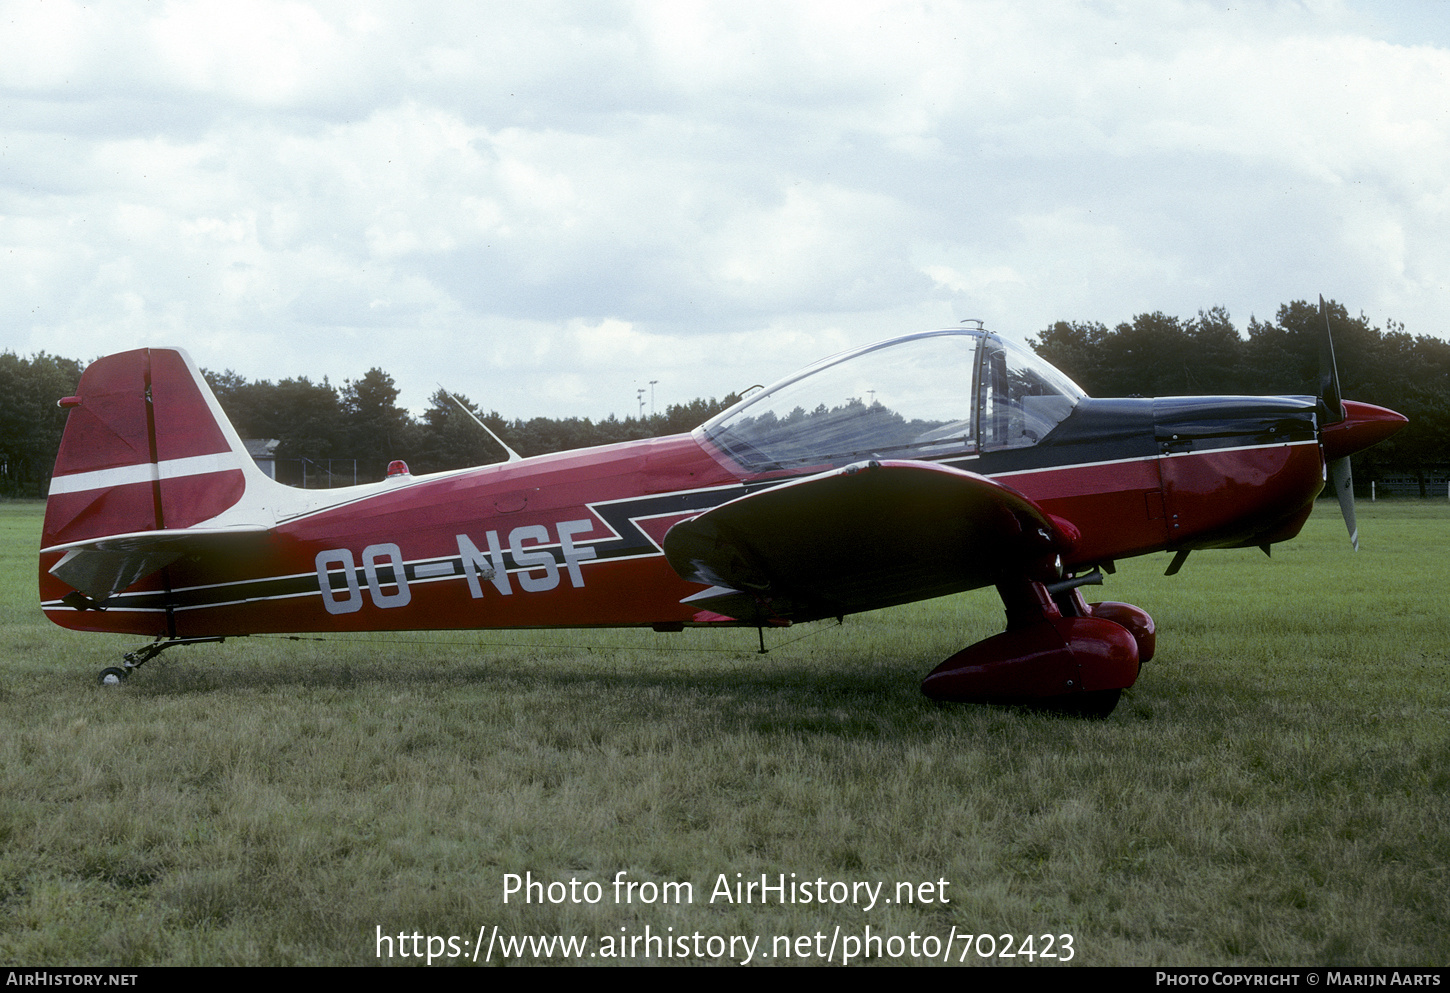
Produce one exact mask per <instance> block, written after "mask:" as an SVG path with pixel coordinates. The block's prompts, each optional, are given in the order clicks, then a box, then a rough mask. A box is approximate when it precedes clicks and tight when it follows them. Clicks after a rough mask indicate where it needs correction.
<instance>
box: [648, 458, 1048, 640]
mask: <svg viewBox="0 0 1450 993" xmlns="http://www.w3.org/2000/svg"><path fill="white" fill-rule="evenodd" d="M1075 539H1076V530H1075V529H1074V528H1073V527H1072V525H1071V524H1069V523H1068V522H1066V521H1062V520H1060V519H1058V518H1055V517H1053V516H1051V515H1049V514H1048V513H1046V512H1045V511H1044V510H1042V508H1041V507H1039V506H1038V505H1037V504H1035V503H1034V502H1033V501H1031V500H1029V499H1028V498H1027V497H1025V496H1023V495H1022V494H1020V493H1018V492H1017V491H1016V490H1013V489H1011V488H1009V487H1006V486H1003V485H1002V484H1000V483H997V482H993V481H992V480H990V479H988V478H987V477H985V476H979V475H977V474H975V473H970V472H963V471H962V470H960V469H953V468H951V467H949V466H944V465H939V464H936V463H929V462H911V461H892V462H886V461H882V462H877V461H869V462H858V463H855V464H853V465H849V466H846V467H845V468H842V469H837V470H832V471H830V472H825V473H821V474H819V475H816V476H809V477H806V478H804V479H797V480H792V481H790V482H788V483H783V484H781V485H779V486H775V487H772V488H770V489H766V490H761V491H758V492H755V493H751V494H748V495H746V496H743V497H740V498H738V499H736V500H732V501H730V502H729V503H725V504H722V505H720V506H719V507H716V508H714V509H712V510H710V511H707V512H706V513H703V514H700V515H699V516H697V517H692V518H690V519H688V520H685V521H681V522H680V523H679V524H676V525H675V526H674V527H672V528H671V529H670V530H669V532H668V533H667V534H666V535H665V541H664V549H665V555H666V556H667V558H668V559H669V562H670V565H671V566H672V567H673V568H674V570H675V571H676V572H677V573H679V574H680V576H681V577H683V578H684V579H687V580H689V581H690V582H695V583H703V584H706V585H708V586H710V587H711V589H708V590H705V591H704V592H702V593H699V594H696V595H695V596H693V597H691V598H689V600H688V601H686V602H690V603H694V604H696V605H698V606H701V607H705V608H708V609H709V610H711V611H717V612H719V613H722V614H726V615H728V616H730V617H733V618H735V619H737V620H742V621H749V622H751V623H759V622H763V621H769V620H775V619H780V620H786V619H788V620H795V621H801V620H814V619H817V618H821V617H834V616H838V615H842V614H850V613H857V612H860V611H864V610H874V609H876V608H879V607H888V606H892V605H894V604H899V603H909V602H911V601H913V600H924V599H928V598H931V597H936V596H944V595H946V594H949V593H958V592H961V591H963V590H971V589H976V588H978V587H981V586H988V585H991V584H993V583H995V582H997V580H998V577H999V576H1000V575H1001V574H1002V572H1003V571H1004V570H1011V571H1013V572H1019V573H1020V572H1022V571H1024V570H1027V571H1037V569H1036V567H1037V564H1038V563H1043V564H1044V565H1046V564H1049V563H1050V562H1051V560H1052V559H1053V557H1054V556H1056V555H1060V554H1063V553H1065V552H1067V551H1068V550H1070V549H1071V547H1072V545H1073V543H1074V541H1075Z"/></svg>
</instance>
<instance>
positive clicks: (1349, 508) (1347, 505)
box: [1329, 455, 1359, 552]
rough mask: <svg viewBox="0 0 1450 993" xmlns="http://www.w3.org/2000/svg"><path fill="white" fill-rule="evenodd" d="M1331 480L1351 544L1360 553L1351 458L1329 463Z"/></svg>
mask: <svg viewBox="0 0 1450 993" xmlns="http://www.w3.org/2000/svg"><path fill="white" fill-rule="evenodd" d="M1329 479H1330V483H1331V485H1333V487H1334V495H1335V496H1337V497H1339V512H1340V513H1341V514H1343V515H1344V526H1345V527H1347V528H1349V543H1350V544H1351V545H1353V546H1354V550H1355V551H1356V552H1357V551H1359V525H1357V524H1356V523H1355V522H1354V480H1353V479H1352V478H1350V475H1349V456H1348V455H1346V456H1345V457H1344V458H1342V459H1335V460H1334V461H1333V462H1331V463H1329Z"/></svg>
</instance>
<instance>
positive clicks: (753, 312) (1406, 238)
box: [0, 0, 1450, 417]
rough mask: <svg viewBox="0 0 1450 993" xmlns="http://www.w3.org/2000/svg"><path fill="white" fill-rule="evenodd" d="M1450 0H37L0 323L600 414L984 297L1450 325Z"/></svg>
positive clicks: (1, 107)
mask: <svg viewBox="0 0 1450 993" xmlns="http://www.w3.org/2000/svg"><path fill="white" fill-rule="evenodd" d="M1447 8H1450V5H1447V4H1445V3H1441V2H1430V0H1424V2H1420V3H1415V2H1402V3H1369V2H1347V0H1346V2H1340V0H1323V2H1319V0H1304V2H1288V0H1284V2H1274V0H1262V2H1260V0H1255V2H1249V3H1244V4H1232V5H1230V4H1229V3H1227V2H1226V0H1219V2H1213V3H1210V2H1198V0H1180V2H1175V0H1144V2H1137V3H1134V2H1122V3H1113V2H1091V3H1089V2H1083V3H1069V2H1066V0H1063V2H1042V3H1030V2H1020V0H1004V2H993V0H982V2H976V0H964V2H958V3H932V2H925V3H907V2H883V3H874V2H873V3H867V2H857V0H834V2H829V3H807V2H798V3H791V2H783V0H772V2H767V3H758V4H757V3H749V2H742V0H730V2H723V3H691V2H680V0H671V2H640V3H627V2H618V3H605V2H598V0H581V2H557V3H551V2H539V0H531V2H528V3H522V2H520V3H502V2H500V3H488V4H482V3H480V4H465V3H437V4H427V3H421V4H420V3H418V2H412V0H410V2H406V3H404V2H396V3H393V2H368V0H361V2H359V0H347V2H340V3H326V2H313V3H303V2H277V0H256V2H245V3H243V2H238V0H222V2H196V3H181V2H177V3H168V2H152V3H149V4H141V3H130V2H127V3H105V2H102V3H85V4H81V3H75V2H71V0H18V2H8V0H7V2H3V3H0V349H8V350H11V351H15V352H19V353H21V354H29V353H33V352H37V351H48V352H52V353H58V354H61V355H65V356H70V357H75V358H81V359H90V358H94V357H96V356H98V355H101V354H104V353H106V352H111V351H118V350H121V349H124V348H133V347H137V346H141V345H148V344H179V345H181V346H183V347H185V348H187V349H188V350H190V352H191V353H192V355H193V356H194V357H195V358H196V359H197V361H198V362H199V363H200V364H201V365H203V366H205V367H208V368H214V369H227V368H230V369H233V370H235V371H237V372H238V373H241V374H242V375H245V376H247V377H248V378H252V379H273V380H276V379H281V378H287V377H292V376H304V375H305V376H309V377H311V378H313V379H314V380H317V379H321V378H322V377H323V376H327V377H329V378H330V379H331V381H332V382H333V383H334V384H340V383H341V382H342V381H343V380H345V379H347V378H350V377H357V376H360V375H361V374H362V373H364V372H366V371H367V370H368V369H369V368H371V367H373V366H379V367H381V368H383V369H384V370H386V371H387V372H389V373H390V374H391V375H392V376H393V377H394V378H395V380H396V381H397V383H398V385H399V386H400V387H401V389H402V391H403V394H402V402H403V403H404V405H405V406H409V407H412V408H413V409H415V410H421V409H422V408H423V407H424V406H426V402H427V397H428V395H429V394H430V393H431V392H432V391H433V389H434V388H435V384H436V383H438V382H442V383H444V384H445V385H446V386H447V387H448V388H449V389H451V390H453V391H455V392H462V393H465V394H467V395H468V396H469V397H470V398H472V399H473V400H475V401H478V402H480V403H481V404H482V405H483V406H484V407H485V409H489V408H492V409H497V410H499V411H500V412H502V413H504V414H505V415H507V416H533V415H549V416H562V415H570V414H578V415H582V416H590V417H601V416H605V415H608V414H609V413H617V414H619V415H621V416H623V415H625V414H628V413H632V412H634V411H635V410H636V409H637V408H636V398H637V393H636V391H637V390H638V389H640V388H644V389H646V390H648V389H649V388H650V383H651V381H656V383H655V385H654V391H655V403H656V404H657V405H658V407H659V408H660V409H661V410H662V409H663V408H664V407H665V405H666V404H668V403H672V402H677V401H682V400H688V399H690V398H693V397H696V396H720V395H724V394H725V393H727V392H729V391H731V390H740V389H742V388H744V387H747V386H749V385H750V384H752V383H756V382H761V381H767V382H768V381H770V380H772V379H774V378H777V377H778V376H781V375H784V374H785V373H787V372H789V371H791V370H793V369H795V368H797V367H799V366H801V365H804V364H806V363H808V362H810V361H813V360H814V359H816V358H819V357H821V356H823V355H825V354H828V353H830V352H834V351H838V350H840V349H842V348H845V347H849V346H852V345H855V344H864V343H867V342H870V341H874V340H878V339H880V338H884V337H888V336H891V335H894V334H899V333H904V332H908V331H914V330H923V329H926V328H931V327H941V326H949V325H954V324H956V322H958V321H959V320H961V319H963V318H983V319H985V320H986V322H987V325H988V326H989V327H991V328H993V329H995V330H999V331H1002V332H1005V333H1009V334H1013V335H1015V336H1018V337H1025V336H1028V335H1032V334H1035V333H1037V332H1039V331H1041V330H1042V329H1043V328H1045V327H1047V326H1048V325H1049V324H1050V323H1051V322H1052V321H1055V320H1061V319H1069V320H1096V321H1102V322H1104V323H1106V324H1110V325H1111V324H1115V323H1117V322H1118V321H1122V320H1128V319H1131V317H1132V316H1133V315H1134V314H1137V313H1141V312H1144V311H1153V310H1161V311H1164V312H1166V313H1169V314H1175V315H1178V316H1182V317H1191V316H1193V315H1194V314H1195V313H1196V312H1197V311H1198V310H1200V309H1204V308H1208V307H1212V306H1215V305H1222V306H1224V307H1226V308H1228V310H1229V312H1230V313H1231V315H1232V317H1233V319H1234V321H1235V323H1236V324H1237V325H1238V326H1239V327H1240V329H1243V328H1244V326H1245V325H1246V324H1247V322H1248V319H1249V317H1250V316H1251V315H1256V316H1258V317H1260V318H1272V317H1273V315H1274V311H1275V310H1276V308H1277V307H1278V305H1279V304H1281V303H1286V302H1288V301H1290V300H1295V299H1313V298H1314V297H1315V295H1316V294H1319V293H1323V294H1325V295H1326V296H1328V297H1332V298H1335V299H1338V300H1340V301H1341V302H1343V303H1345V304H1346V305H1347V306H1349V308H1350V310H1351V311H1352V312H1359V311H1363V312H1364V313H1365V314H1366V315H1367V316H1369V317H1370V318H1371V319H1372V320H1373V321H1374V322H1375V323H1377V324H1380V325H1383V324H1384V323H1385V322H1386V321H1387V320H1390V319H1393V320H1396V321H1402V322H1404V324H1405V326H1406V329H1407V330H1408V331H1410V332H1411V333H1413V334H1434V335H1441V336H1444V335H1446V334H1447V332H1450V296H1447V281H1450V116H1447V115H1450V9H1447ZM646 404H648V399H647V400H646Z"/></svg>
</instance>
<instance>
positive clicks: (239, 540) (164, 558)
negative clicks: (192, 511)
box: [42, 527, 267, 604]
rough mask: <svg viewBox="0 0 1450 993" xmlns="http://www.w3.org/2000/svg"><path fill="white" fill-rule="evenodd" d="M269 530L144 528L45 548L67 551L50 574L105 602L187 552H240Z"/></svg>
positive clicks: (253, 528)
mask: <svg viewBox="0 0 1450 993" xmlns="http://www.w3.org/2000/svg"><path fill="white" fill-rule="evenodd" d="M266 534H267V529H266V528H264V527H246V528H216V529H192V530H185V531H138V532H133V533H131V534H117V535H108V536H107V537H105V538H96V539H92V540H90V541H77V542H71V543H69V544H67V545H57V546H54V547H52V548H47V549H42V551H44V552H58V551H63V552H64V553H65V554H64V555H62V556H61V558H60V561H58V562H56V564H55V565H53V566H51V567H50V574H51V575H52V576H55V577H56V578H57V579H59V580H60V581H61V582H63V583H66V584H67V585H69V586H71V587H73V588H75V589H77V590H80V591H81V592H82V593H84V594H85V595H86V596H87V597H89V598H90V599H91V600H92V601H93V602H94V603H96V604H101V603H104V602H105V600H106V599H108V598H109V597H111V596H114V595H115V594H117V593H119V592H121V591H122V590H124V589H126V587H128V586H130V585H131V584H132V583H135V582H136V581H137V580H140V579H144V578H145V577H147V576H149V575H151V574H153V573H155V572H159V571H160V570H162V569H164V568H166V567H167V566H168V565H170V564H171V563H173V562H175V561H176V560H177V559H180V558H183V557H184V556H216V555H223V556H235V555H238V554H242V553H244V552H245V551H246V550H248V549H249V548H254V547H256V545H257V544H258V542H259V541H261V540H264V536H265V535H266Z"/></svg>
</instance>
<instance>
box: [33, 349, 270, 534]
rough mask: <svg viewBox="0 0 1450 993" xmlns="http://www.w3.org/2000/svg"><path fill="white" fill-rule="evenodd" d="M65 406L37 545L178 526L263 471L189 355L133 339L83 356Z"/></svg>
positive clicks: (232, 496) (211, 513)
mask: <svg viewBox="0 0 1450 993" xmlns="http://www.w3.org/2000/svg"><path fill="white" fill-rule="evenodd" d="M61 405H62V406H64V407H67V408H69V410H70V414H69V416H68V418H67V419H66V425H65V434H64V436H63V437H62V438H61V443H60V452H59V453H58V454H57V456H56V460H55V473H54V475H53V476H52V478H51V483H50V497H49V500H48V502H47V503H46V508H45V532H44V539H43V543H42V547H43V548H51V547H54V546H56V545H61V544H68V543H71V542H77V541H86V540H90V539H95V538H100V537H105V536H107V535H116V534H130V533H135V532H138V531H161V530H175V529H179V528H187V527H191V526H193V525H196V524H199V523H201V522H203V521H207V520H210V519H211V518H214V517H216V516H217V515H219V514H221V513H222V512H223V511H225V510H227V509H228V508H229V507H232V506H234V505H235V504H236V503H238V501H240V500H241V498H242V496H243V494H244V493H245V492H246V489H247V486H248V483H249V481H251V480H253V479H261V480H265V478H266V477H265V476H263V475H262V473H261V471H260V470H258V469H257V468H256V466H255V464H254V463H253V462H252V459H251V457H250V456H248V455H247V452H246V449H245V448H244V447H243V446H242V442H241V439H240V438H239V437H237V433H236V430H235V429H234V428H233V427H232V426H231V424H230V423H229V422H228V421H227V419H226V417H225V416H224V415H223V414H222V412H221V407H220V405H218V404H217V401H216V398H215V397H214V396H213V395H212V392H211V389H210V388H209V387H208V386H207V385H206V381H205V380H203V379H202V377H201V373H200V371H199V370H198V369H197V368H196V366H195V364H194V363H193V362H192V361H191V358H190V357H189V356H188V355H187V354H186V353H185V352H183V351H181V350H180V349H175V348H139V349H136V350H134V351H130V352H120V353H118V354H116V355H109V356H107V357H105V358H103V359H99V360H97V361H96V362H93V363H92V364H91V365H90V366H89V367H88V368H87V369H86V371H85V373H84V374H83V375H82V376H81V381H80V386H79V388H78V389H77V391H76V395H75V396H73V397H66V398H65V399H64V400H62V401H61Z"/></svg>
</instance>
